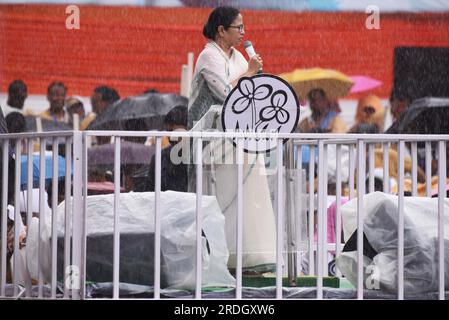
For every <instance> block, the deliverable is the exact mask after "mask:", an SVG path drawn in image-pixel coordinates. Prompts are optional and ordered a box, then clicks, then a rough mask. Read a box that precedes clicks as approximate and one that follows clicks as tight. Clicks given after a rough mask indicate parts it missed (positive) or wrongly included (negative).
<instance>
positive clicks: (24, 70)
mask: <svg viewBox="0 0 449 320" xmlns="http://www.w3.org/2000/svg"><path fill="white" fill-rule="evenodd" d="M78 7H79V9H80V29H78V30H77V29H72V30H70V29H67V28H66V19H67V17H69V14H67V13H66V6H62V5H0V84H1V87H0V91H6V90H7V85H8V84H9V82H11V81H12V80H13V79H17V78H21V79H23V80H24V81H25V82H26V83H27V85H28V86H29V92H30V93H31V94H45V93H46V90H47V86H48V84H49V83H50V82H51V81H56V80H58V81H63V82H65V83H66V85H67V86H68V89H69V94H78V95H85V96H88V95H90V94H91V93H92V90H93V89H94V87H95V86H97V85H100V84H106V85H110V86H113V87H115V88H116V89H117V90H118V91H119V93H120V95H121V96H128V95H134V94H138V93H141V92H143V91H144V90H146V89H149V88H156V89H157V90H159V91H161V92H176V93H178V92H179V89H180V77H181V65H182V64H185V63H187V53H188V52H194V54H195V58H196V57H197V55H198V54H199V52H200V51H201V50H202V48H203V46H204V44H205V42H206V41H205V39H204V37H203V36H202V26H203V24H204V23H205V21H206V19H207V16H208V14H209V12H210V9H200V8H151V7H146V8H142V7H112V6H111V7H104V6H88V5H79V6H78ZM242 14H243V18H244V23H245V31H246V39H249V40H251V41H252V43H253V45H254V47H255V49H256V51H257V52H258V53H260V54H261V55H262V57H263V60H264V71H266V72H269V73H272V74H280V73H283V72H288V71H291V70H293V69H295V68H311V67H321V68H333V69H337V70H339V71H341V72H343V73H345V74H348V75H367V76H370V77H372V78H375V79H378V80H380V81H382V82H383V85H382V86H381V87H379V88H377V89H375V90H374V93H376V94H378V95H380V96H382V97H387V96H388V95H389V92H390V89H391V85H392V81H393V49H394V47H396V46H432V47H443V46H446V47H447V46H449V13H441V14H436V13H434V14H431V13H415V14H414V13H401V14H382V13H381V15H380V29H379V30H375V29H373V30H369V29H367V28H366V27H365V21H366V19H367V17H368V15H367V14H364V13H360V12H357V13H355V12H354V13H320V12H286V11H262V10H242ZM238 49H239V50H241V51H242V52H243V53H244V50H243V48H242V47H241V48H238ZM244 54H245V53H244Z"/></svg>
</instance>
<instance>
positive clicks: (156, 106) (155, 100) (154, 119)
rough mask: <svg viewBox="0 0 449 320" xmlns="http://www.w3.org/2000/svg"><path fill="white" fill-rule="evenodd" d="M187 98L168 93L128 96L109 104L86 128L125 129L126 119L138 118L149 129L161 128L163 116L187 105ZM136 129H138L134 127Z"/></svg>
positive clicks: (162, 127) (162, 126)
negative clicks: (173, 109) (175, 108)
mask: <svg viewBox="0 0 449 320" xmlns="http://www.w3.org/2000/svg"><path fill="white" fill-rule="evenodd" d="M187 103H188V99H187V98H185V97H182V96H180V95H177V94H174V93H169V94H161V93H147V94H144V95H140V96H133V97H128V98H126V99H124V100H119V101H117V102H115V103H114V104H112V105H110V106H109V107H108V108H107V109H106V110H104V111H103V112H101V113H100V114H99V115H98V116H97V117H96V118H95V120H94V121H92V123H91V124H90V125H89V126H88V128H87V129H88V130H125V127H124V124H125V122H126V121H128V120H134V119H140V120H142V121H143V122H144V123H145V124H146V128H148V129H149V130H163V129H164V117H165V115H166V114H167V113H168V112H169V111H170V110H171V109H172V108H173V107H176V106H178V105H184V106H187ZM136 130H139V129H137V128H136Z"/></svg>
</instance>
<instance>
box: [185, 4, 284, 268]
mask: <svg viewBox="0 0 449 320" xmlns="http://www.w3.org/2000/svg"><path fill="white" fill-rule="evenodd" d="M203 35H204V36H205V37H206V38H207V39H208V43H207V44H206V46H205V48H204V50H203V51H202V52H201V53H200V55H199V57H198V60H197V63H196V66H195V72H194V78H193V82H192V91H191V94H190V100H189V110H188V128H189V129H192V127H193V126H194V125H195V122H197V121H199V120H200V119H201V118H202V117H203V116H204V115H205V114H206V113H207V111H208V110H209V109H210V108H211V106H212V105H223V102H224V101H225V99H226V97H227V95H228V94H229V93H230V92H231V90H232V88H233V87H235V86H236V85H237V83H238V81H239V79H241V78H242V77H250V76H253V75H255V74H256V73H257V72H258V71H259V70H260V69H261V68H262V66H263V63H262V59H261V57H260V56H259V55H257V54H256V55H254V56H253V57H252V58H250V59H249V61H248V62H247V61H246V59H245V58H244V57H243V55H242V54H241V53H240V52H239V51H238V50H236V49H235V47H236V46H237V45H239V44H240V43H241V41H242V39H243V36H244V35H245V29H244V24H243V17H242V15H241V14H240V12H239V10H237V9H236V8H232V7H218V8H215V9H214V10H213V11H212V12H211V13H210V15H209V18H208V21H207V23H206V24H205V26H204V29H203ZM203 129H204V130H207V129H212V128H203ZM214 129H220V128H214ZM213 146H215V147H213ZM207 150H208V151H207ZM203 155H204V157H203V159H207V158H208V157H209V159H207V160H204V162H205V163H210V164H211V165H210V172H208V173H209V176H208V177H206V179H207V178H210V177H211V176H212V177H213V178H212V179H209V180H211V181H212V182H211V185H212V187H211V189H213V190H215V191H212V193H213V194H215V195H216V197H217V201H218V203H219V205H220V208H221V211H222V212H223V215H224V216H225V219H226V226H225V227H226V230H225V232H226V240H227V244H228V249H229V251H230V257H229V261H228V267H229V268H231V269H233V268H235V267H236V255H235V254H234V252H235V251H236V219H237V166H236V165H235V164H228V163H227V162H226V160H225V161H223V159H227V156H230V158H231V159H235V148H234V146H233V145H232V143H230V142H229V141H228V140H226V139H223V140H220V141H218V143H217V141H215V143H214V144H209V145H208V148H205V149H204V151H203ZM244 158H245V159H244V164H243V171H244V173H243V176H244V182H243V192H242V193H243V198H244V199H245V200H244V201H243V203H244V208H243V226H244V231H243V251H244V253H243V267H244V268H245V267H248V269H247V270H248V271H250V270H251V271H253V270H257V271H260V272H264V271H267V270H268V271H273V270H274V268H273V266H274V263H275V261H276V259H275V248H276V246H275V244H276V239H275V232H276V230H275V225H276V222H275V219H274V213H273V207H272V204H271V198H270V191H269V187H268V180H267V173H266V171H265V163H264V157H263V156H261V155H259V156H257V155H248V154H246V155H245V157H244ZM220 159H221V160H220ZM192 168H193V166H191V167H190V168H189V173H188V177H189V181H188V183H189V190H190V191H193V192H195V186H194V185H195V184H196V181H195V171H194V170H191V169H192ZM206 170H207V169H206ZM206 170H205V171H206ZM203 180H204V179H203ZM267 266H269V267H268V268H267Z"/></svg>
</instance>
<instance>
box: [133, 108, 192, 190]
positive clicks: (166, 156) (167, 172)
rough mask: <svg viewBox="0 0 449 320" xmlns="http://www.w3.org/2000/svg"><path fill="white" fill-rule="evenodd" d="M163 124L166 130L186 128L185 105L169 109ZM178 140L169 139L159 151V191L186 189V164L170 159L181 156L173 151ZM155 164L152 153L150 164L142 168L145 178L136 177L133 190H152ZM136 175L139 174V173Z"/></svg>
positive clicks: (183, 129)
mask: <svg viewBox="0 0 449 320" xmlns="http://www.w3.org/2000/svg"><path fill="white" fill-rule="evenodd" d="M164 124H165V127H166V130H167V131H185V130H186V129H187V107H186V106H183V105H180V106H176V107H174V108H173V109H171V110H170V111H169V112H168V113H167V115H166V116H165V119H164ZM180 140H181V139H177V138H173V139H170V145H169V146H168V147H166V148H164V149H162V151H161V191H166V190H173V191H181V192H186V191H187V165H186V164H185V163H182V162H181V163H179V162H177V161H175V162H174V161H173V159H172V157H181V156H182V155H180V154H178V153H175V150H174V149H173V147H174V146H175V145H176V144H178V143H179V142H180ZM180 150H182V148H180ZM181 152H182V151H181ZM176 162H177V163H176ZM155 164H156V158H155V155H153V157H152V158H151V162H150V165H149V166H148V167H146V168H145V169H144V170H145V175H143V176H144V177H145V179H139V178H138V177H137V179H136V180H138V181H139V182H138V183H137V184H136V188H135V191H139V192H142V191H154V182H155ZM137 176H140V174H138V175H137Z"/></svg>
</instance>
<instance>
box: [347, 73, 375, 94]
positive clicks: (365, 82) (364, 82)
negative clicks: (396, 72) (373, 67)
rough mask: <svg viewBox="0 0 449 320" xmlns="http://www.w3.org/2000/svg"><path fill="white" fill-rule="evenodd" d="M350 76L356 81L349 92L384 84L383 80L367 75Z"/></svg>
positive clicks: (362, 90)
mask: <svg viewBox="0 0 449 320" xmlns="http://www.w3.org/2000/svg"><path fill="white" fill-rule="evenodd" d="M349 78H350V79H351V80H352V82H354V85H353V86H352V88H351V91H349V93H358V92H364V91H368V90H371V89H374V88H377V87H379V86H380V85H382V81H379V80H376V79H373V78H370V77H367V76H350V77H349Z"/></svg>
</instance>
